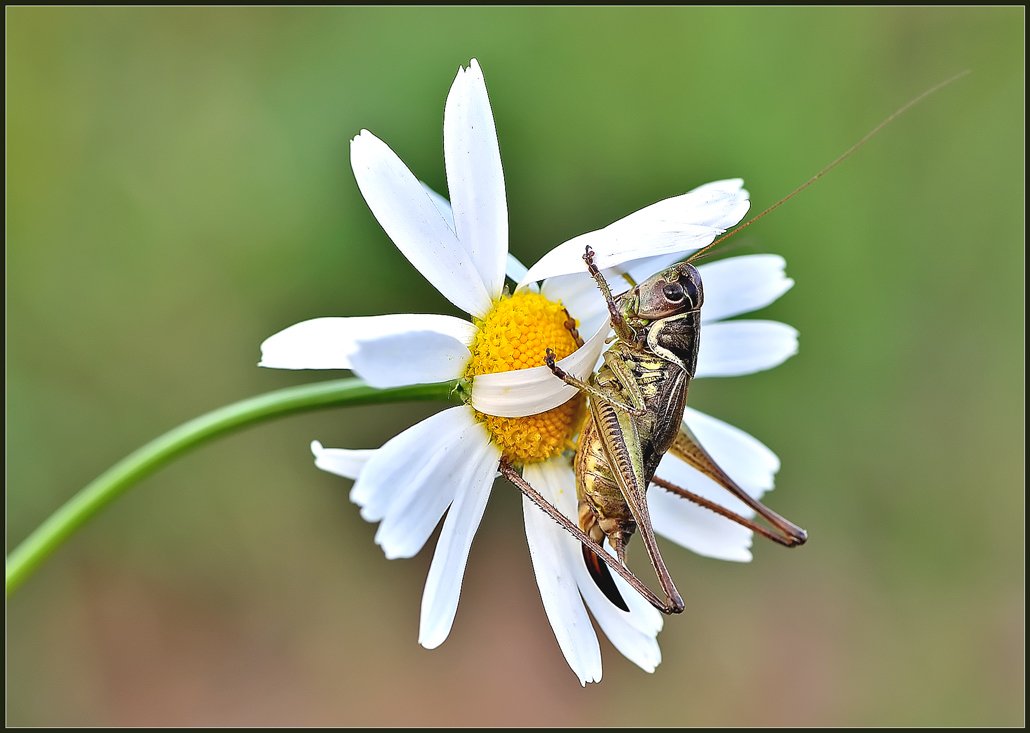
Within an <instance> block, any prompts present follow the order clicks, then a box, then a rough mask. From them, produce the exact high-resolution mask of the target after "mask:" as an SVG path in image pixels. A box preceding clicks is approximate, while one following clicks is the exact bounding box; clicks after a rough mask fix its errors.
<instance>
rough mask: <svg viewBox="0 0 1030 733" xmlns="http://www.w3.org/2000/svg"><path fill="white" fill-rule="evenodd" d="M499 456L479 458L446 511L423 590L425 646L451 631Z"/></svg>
mask: <svg viewBox="0 0 1030 733" xmlns="http://www.w3.org/2000/svg"><path fill="white" fill-rule="evenodd" d="M499 459H500V453H499V452H488V453H487V455H486V457H485V458H484V459H483V460H480V461H479V462H478V464H477V465H476V467H475V469H474V470H473V472H472V474H471V476H470V477H469V480H468V481H467V482H466V483H465V484H464V485H462V486H459V487H458V490H457V494H456V496H455V497H454V503H453V504H451V508H450V511H448V512H447V518H446V519H445V520H444V523H443V529H442V530H441V531H440V539H439V541H438V542H437V543H436V552H435V553H433V562H432V564H431V565H430V566H429V577H427V578H426V587H425V590H424V591H423V592H422V613H421V617H420V623H419V632H418V643H419V644H421V645H422V646H424V647H425V648H426V649H435V648H436V647H438V646H440V645H441V644H442V643H443V642H444V640H445V639H446V638H447V635H448V634H449V633H450V632H451V625H452V624H453V623H454V614H455V612H456V611H457V610H458V596H459V595H460V594H461V580H462V578H463V577H464V575H465V563H466V562H467V561H468V555H469V550H470V549H471V548H472V538H473V537H475V534H476V530H477V529H479V522H480V520H482V518H483V511H484V510H485V509H486V501H487V499H488V498H489V497H490V487H491V486H492V485H493V481H494V476H495V475H496V473H497V462H498V460H499Z"/></svg>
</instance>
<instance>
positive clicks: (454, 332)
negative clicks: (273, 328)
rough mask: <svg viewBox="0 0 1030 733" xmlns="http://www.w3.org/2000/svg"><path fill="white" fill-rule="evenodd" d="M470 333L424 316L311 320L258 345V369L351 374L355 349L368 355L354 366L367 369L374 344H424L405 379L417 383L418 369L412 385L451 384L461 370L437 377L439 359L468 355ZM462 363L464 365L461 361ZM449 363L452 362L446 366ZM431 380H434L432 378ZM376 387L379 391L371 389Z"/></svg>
mask: <svg viewBox="0 0 1030 733" xmlns="http://www.w3.org/2000/svg"><path fill="white" fill-rule="evenodd" d="M475 334H476V327H475V326H473V325H472V324H471V323H470V322H469V321H463V320H462V319H460V318H454V317H453V316H441V315H434V314H429V313H392V314H389V315H384V316H355V317H352V318H313V319H311V320H309V321H301V322H300V323H295V324H294V325H292V326H290V327H289V328H285V329H283V330H282V331H280V332H279V333H277V334H275V335H273V336H269V337H268V338H267V339H265V341H264V343H262V344H261V361H260V362H259V364H258V366H263V367H269V368H272V369H356V368H358V367H357V366H355V363H354V355H355V352H357V351H358V350H360V349H368V350H370V351H369V355H367V356H363V357H361V358H360V359H359V361H363V362H365V363H369V364H371V363H372V362H373V361H374V360H375V354H376V353H377V352H378V351H379V347H377V346H376V342H377V341H380V340H385V341H386V342H387V345H392V347H396V346H397V345H398V344H400V343H404V340H405V339H409V342H410V343H411V344H412V346H414V345H415V344H416V343H418V344H419V345H420V346H424V345H426V344H427V343H428V344H429V346H430V348H431V351H430V352H427V353H425V354H417V353H413V354H409V355H408V357H407V359H406V360H408V361H411V364H412V367H411V368H408V372H409V373H410V375H411V376H413V377H417V376H418V373H417V372H418V370H419V369H424V370H425V376H423V377H422V378H420V379H419V380H418V381H415V382H403V383H404V384H424V383H428V382H438V381H441V380H442V379H451V378H453V377H455V376H456V375H457V371H460V369H461V367H462V366H463V365H464V362H462V364H460V365H458V366H457V367H456V371H455V373H454V374H448V375H447V376H438V375H439V374H440V373H442V371H446V370H445V369H441V361H442V357H443V358H446V357H447V356H448V355H449V356H451V357H453V356H454V355H455V354H457V355H460V354H461V349H465V353H466V354H467V353H468V344H471V343H472V339H473V338H474V337H475ZM464 358H465V360H466V361H467V360H468V356H467V355H466V356H465V357H464ZM449 361H452V359H451V360H449ZM366 371H369V372H370V373H368V374H362V377H364V378H365V379H372V380H375V379H376V375H375V374H374V373H371V372H372V371H374V370H366ZM434 377H435V378H434ZM377 386H381V385H377Z"/></svg>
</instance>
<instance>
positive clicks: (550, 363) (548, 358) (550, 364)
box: [544, 348, 569, 381]
mask: <svg viewBox="0 0 1030 733" xmlns="http://www.w3.org/2000/svg"><path fill="white" fill-rule="evenodd" d="M544 363H545V364H546V365H547V368H548V369H550V370H551V373H552V374H554V376H556V377H558V379H560V380H562V381H566V380H568V378H569V375H568V373H567V372H566V371H565V370H564V369H562V368H561V367H560V366H558V365H557V364H556V363H555V361H554V350H553V349H551V348H548V349H547V351H545V352H544Z"/></svg>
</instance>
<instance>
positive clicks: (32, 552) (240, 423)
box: [7, 378, 459, 595]
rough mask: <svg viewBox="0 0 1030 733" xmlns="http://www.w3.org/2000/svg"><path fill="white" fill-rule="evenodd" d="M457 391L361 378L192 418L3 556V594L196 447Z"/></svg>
mask: <svg viewBox="0 0 1030 733" xmlns="http://www.w3.org/2000/svg"><path fill="white" fill-rule="evenodd" d="M458 390H459V385H458V383H457V382H439V383H436V384H416V385H412V386H407V387H394V388H391V389H375V388H373V387H369V386H368V385H367V384H365V383H364V382H363V381H361V380H360V379H356V378H349V379H336V380H332V381H328V382H315V383H314V384H305V385H302V386H299V387H288V388H287V389H280V390H277V391H275V392H269V393H267V394H263V395H258V396H257V397H251V398H250V399H246V400H243V401H241V402H236V403H234V404H231V405H226V406H225V407H220V408H218V409H217V410H213V411H212V412H209V413H207V414H206V415H201V416H200V417H197V418H194V419H193V420H190V421H189V422H187V423H183V424H182V425H180V426H179V427H177V428H173V429H172V430H170V431H168V432H167V433H165V434H164V435H162V436H160V437H158V438H155V439H154V440H152V441H150V442H149V443H147V444H146V445H144V446H143V447H141V448H139V449H138V450H136V451H134V452H133V453H130V454H129V455H128V456H126V457H125V458H123V459H122V460H121V461H119V462H118V463H116V464H115V465H113V466H112V467H111V468H109V469H108V470H107V471H105V472H104V473H102V474H101V475H100V476H98V477H97V478H96V479H94V480H93V481H92V482H90V483H89V484H87V485H86V486H85V487H84V488H83V489H82V490H80V491H79V492H78V493H77V494H75V495H74V496H73V497H72V498H71V499H69V500H68V501H67V502H65V504H64V506H62V507H61V508H60V509H58V510H57V511H56V512H54V513H53V514H51V515H50V516H49V517H47V519H46V520H45V521H44V522H43V523H42V524H41V525H39V527H37V528H36V530H35V531H34V532H33V533H32V534H30V535H29V536H28V537H27V538H25V540H24V541H23V542H22V543H21V544H20V545H18V547H16V548H15V549H14V551H13V552H11V554H10V555H8V557H7V595H10V594H11V593H12V592H13V591H14V590H15V589H16V588H17V587H18V586H19V585H20V584H21V583H22V582H23V581H24V580H25V579H26V578H27V577H28V576H29V575H31V574H32V572H33V571H34V570H35V569H36V568H37V567H38V566H39V564H40V563H41V562H43V560H45V559H46V558H47V557H48V556H49V555H50V554H51V553H52V552H53V551H54V550H56V549H57V548H58V547H60V546H61V544H62V543H63V542H64V541H65V540H66V539H68V537H70V536H71V535H72V533H73V532H75V530H76V529H78V528H79V527H80V526H82V525H83V524H84V523H85V522H86V520H87V519H89V518H90V517H92V516H93V515H94V514H96V513H97V512H98V511H100V510H101V509H102V508H103V507H105V506H106V505H107V504H108V503H110V502H111V501H113V500H114V499H115V498H117V497H118V496H119V495H121V494H122V492H124V491H125V490H126V489H128V488H129V487H130V486H132V485H133V484H134V483H136V482H137V481H139V480H140V479H142V478H143V477H145V476H147V475H149V474H151V473H153V472H154V471H156V470H157V469H158V468H160V467H161V466H163V465H164V464H166V463H168V462H169V461H171V460H172V459H173V458H175V457H177V456H179V455H181V454H182V453H185V452H186V451H188V450H189V449H190V448H192V447H194V446H196V445H199V444H200V443H203V442H205V441H208V440H212V439H214V438H217V437H219V436H221V435H224V434H226V433H229V432H232V431H234V430H238V429H240V428H243V427H246V426H248V425H251V424H253V423H257V422H261V421H263V420H269V419H271V418H274V417H282V416H284V415H290V414H293V413H295V412H305V411H307V410H318V409H321V408H324V407H340V406H352V405H367V404H372V403H378V402H399V401H402V400H440V399H442V400H446V399H450V398H453V397H454V396H455V395H456V394H457V392H458Z"/></svg>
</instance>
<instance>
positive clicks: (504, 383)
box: [472, 321, 608, 417]
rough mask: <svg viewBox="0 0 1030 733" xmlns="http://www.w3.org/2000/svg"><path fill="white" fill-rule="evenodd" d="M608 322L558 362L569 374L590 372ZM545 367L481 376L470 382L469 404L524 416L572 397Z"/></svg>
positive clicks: (491, 412) (573, 390)
mask: <svg viewBox="0 0 1030 733" xmlns="http://www.w3.org/2000/svg"><path fill="white" fill-rule="evenodd" d="M607 335H608V322H607V321H605V322H604V325H603V326H602V327H601V328H599V329H597V331H596V332H595V333H594V334H593V335H592V336H591V337H590V339H589V340H588V341H587V342H586V343H585V344H583V346H581V347H579V348H578V349H576V351H574V352H573V353H571V354H569V355H568V356H566V357H565V358H564V359H560V360H559V361H558V366H560V367H561V368H562V369H564V370H565V371H566V372H568V373H569V374H572V375H573V376H575V377H579V378H580V379H585V378H586V377H587V376H588V375H589V374H590V372H592V371H593V369H594V366H595V365H596V364H597V360H598V358H599V357H600V355H601V352H602V351H603V350H604V340H605V337H606V336H607ZM576 391H577V390H576V388H575V387H570V386H569V385H567V384H565V383H564V382H563V381H561V380H560V379H558V378H557V377H555V376H554V374H552V373H551V370H550V369H548V368H547V367H546V366H539V367H533V368H531V369H516V370H513V371H510V372H498V373H496V374H481V375H479V376H478V377H476V378H475V379H473V380H472V405H473V407H475V408H476V409H477V410H479V411H480V412H483V413H486V414H487V415H498V416H500V417H524V416H526V415H533V414H536V413H538V412H544V411H546V410H550V409H552V408H554V407H557V406H558V405H561V404H563V403H565V402H567V401H568V400H570V399H571V398H572V397H573V396H574V395H575V394H576Z"/></svg>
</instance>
